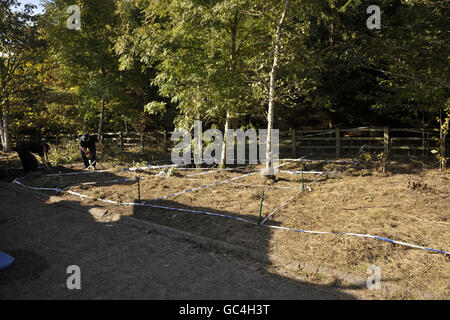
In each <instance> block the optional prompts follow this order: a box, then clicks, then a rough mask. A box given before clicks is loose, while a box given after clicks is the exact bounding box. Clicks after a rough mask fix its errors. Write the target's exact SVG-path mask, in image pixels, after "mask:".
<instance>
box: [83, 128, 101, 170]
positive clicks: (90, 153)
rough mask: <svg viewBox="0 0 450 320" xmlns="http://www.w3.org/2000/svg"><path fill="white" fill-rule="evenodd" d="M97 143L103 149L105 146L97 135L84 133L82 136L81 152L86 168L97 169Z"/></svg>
mask: <svg viewBox="0 0 450 320" xmlns="http://www.w3.org/2000/svg"><path fill="white" fill-rule="evenodd" d="M96 144H98V145H99V146H100V149H101V150H103V149H104V147H105V146H104V145H103V143H102V142H101V141H100V140H98V139H97V136H96V135H89V134H83V135H82V136H81V138H80V154H81V158H82V159H83V163H84V166H85V167H86V169H89V168H93V169H94V170H95V169H96V168H95V166H96V165H97V155H96Z"/></svg>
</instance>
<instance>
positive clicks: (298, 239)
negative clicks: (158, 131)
mask: <svg viewBox="0 0 450 320" xmlns="http://www.w3.org/2000/svg"><path fill="white" fill-rule="evenodd" d="M103 166H104V168H107V169H109V171H108V172H107V173H95V174H86V175H77V176H64V177H63V181H62V183H63V185H64V186H68V185H75V186H74V187H72V188H71V189H70V190H72V191H75V192H79V193H82V194H85V195H88V196H90V197H93V198H100V199H108V200H113V201H118V202H131V203H133V202H139V201H146V202H148V203H150V204H154V205H161V206H167V207H175V208H182V209H187V210H199V211H202V212H204V211H206V212H212V213H218V214H221V215H226V216H232V217H237V218H242V219H247V220H249V221H250V222H253V223H256V222H257V220H258V209H259V205H260V199H261V193H262V191H264V201H263V207H262V217H265V216H267V214H269V213H271V212H273V210H274V209H275V208H277V207H278V206H279V205H280V204H282V203H284V202H285V201H286V200H288V199H290V198H291V197H293V199H292V201H291V202H289V203H288V204H287V205H285V206H283V207H282V208H281V209H280V210H279V211H277V212H276V213H275V214H274V215H273V216H272V217H271V218H270V219H269V220H268V221H267V224H270V225H275V226H282V227H290V228H299V229H303V230H314V231H327V232H336V233H338V232H349V233H358V234H370V235H375V236H379V237H383V238H389V239H394V240H398V241H403V242H407V243H411V244H415V245H419V246H425V247H429V248H434V249H439V250H445V251H450V241H449V240H450V233H449V231H450V201H449V194H450V189H449V183H448V182H449V181H448V180H449V178H448V175H445V174H444V175H443V174H440V173H439V172H438V171H437V170H435V169H425V168H419V167H413V166H410V165H408V166H405V165H403V164H401V163H398V164H397V163H392V164H391V166H390V168H389V172H390V173H388V174H387V175H381V174H379V173H377V171H376V170H375V168H372V167H371V166H370V165H361V166H359V167H357V168H355V167H353V166H347V167H343V166H339V165H333V164H326V163H325V164H323V163H322V164H320V163H313V164H304V165H299V164H291V165H289V166H286V167H283V169H295V170H299V169H301V168H302V169H304V170H320V171H322V170H324V171H328V170H334V172H335V173H334V174H332V175H327V176H325V175H324V176H322V180H321V181H318V182H315V183H314V184H311V183H313V182H314V181H315V180H316V178H317V175H307V174H305V175H304V184H305V185H306V186H308V185H310V184H311V190H312V191H311V192H308V191H303V192H301V186H302V183H301V178H300V175H292V174H287V173H278V174H277V178H276V180H275V181H271V180H265V179H263V178H262V177H261V176H260V175H259V174H255V175H251V176H248V177H245V178H242V179H239V180H235V181H232V182H231V183H223V184H220V185H216V186H212V187H209V188H202V189H199V190H196V191H192V192H188V193H184V194H181V195H177V196H173V197H167V198H165V199H159V198H161V197H164V196H168V195H172V194H174V193H177V192H180V191H183V190H188V189H193V188H197V187H200V186H203V185H207V184H210V183H214V182H217V181H223V180H226V179H230V178H236V177H239V176H241V175H243V174H245V173H249V172H253V171H254V170H255V169H256V168H247V169H246V170H244V171H239V172H233V171H220V172H213V173H208V174H202V175H198V174H199V173H203V172H204V171H177V172H176V173H175V174H174V175H172V176H170V177H168V178H166V177H159V176H156V175H157V174H158V173H159V172H160V170H153V171H148V172H147V171H146V172H126V171H123V170H122V169H123V168H125V166H116V165H114V164H103ZM61 169H62V171H63V172H64V171H71V170H77V169H79V168H78V167H76V166H75V167H73V168H61ZM100 169H101V168H100ZM133 177H143V178H144V180H141V181H140V196H141V199H140V200H139V199H138V188H137V182H136V181H132V182H113V183H105V184H100V185H82V183H86V182H91V181H97V182H108V181H111V180H115V179H118V178H133ZM21 181H22V182H23V183H25V184H27V185H32V186H37V187H39V186H44V187H59V186H60V185H61V180H60V179H59V178H58V177H42V176H39V175H37V176H34V177H27V178H26V179H24V180H21ZM48 195H49V197H50V196H51V195H52V193H48ZM51 198H52V201H61V199H64V200H65V201H74V202H78V203H82V204H83V205H84V206H89V207H92V206H97V207H103V208H105V209H107V210H108V211H109V212H112V213H116V214H121V215H132V216H134V217H136V218H138V219H142V220H147V221H151V222H155V223H158V224H161V225H166V226H169V227H173V228H176V229H180V230H185V231H189V232H192V233H195V234H199V235H202V236H206V237H209V238H212V239H217V240H222V241H226V242H228V243H231V244H236V245H241V246H245V247H249V248H253V249H256V250H260V251H262V252H266V253H268V254H269V253H270V254H276V255H278V256H282V257H285V258H286V259H289V260H290V261H295V262H296V263H302V262H308V263H312V264H314V265H320V266H325V267H328V268H332V269H338V270H342V271H345V272H350V273H352V274H355V275H358V276H366V277H367V273H366V270H367V268H368V266H371V265H375V266H377V267H379V268H380V270H381V276H382V281H383V283H384V284H392V285H393V286H395V290H393V291H390V292H389V293H374V292H373V291H372V292H367V290H366V291H364V292H362V291H358V294H357V295H358V296H359V297H363V296H364V297H377V298H386V299H392V298H394V299H410V298H412V299H417V298H437V299H448V298H449V297H450V294H449V293H450V276H449V272H450V261H449V256H448V255H444V254H440V253H432V252H429V251H425V250H420V249H413V248H408V247H404V246H400V245H394V244H392V243H388V242H383V241H380V240H374V239H367V238H360V237H349V236H344V235H340V234H327V235H318V234H305V233H299V232H292V231H285V230H275V229H269V228H262V227H258V226H256V225H254V224H250V223H245V222H241V221H236V220H234V219H231V218H224V217H215V216H208V215H201V214H192V213H187V212H177V211H169V210H165V209H157V208H147V207H136V206H116V205H109V204H105V203H102V202H99V201H95V200H92V199H80V198H79V197H77V196H74V195H70V194H67V193H64V194H63V195H62V197H61V196H54V195H53V196H52V197H51ZM158 199H159V200H158ZM265 269H266V270H269V271H270V272H272V273H277V274H283V275H284V276H286V277H291V278H296V277H301V278H302V279H305V280H306V279H307V280H308V281H313V282H318V283H321V284H328V285H332V286H334V287H335V286H336V285H337V284H336V282H335V279H332V278H330V276H329V275H325V274H320V273H317V272H315V273H308V272H305V271H304V270H301V269H300V268H296V267H295V266H294V267H292V266H291V267H290V268H289V270H285V269H284V268H283V267H281V266H274V265H270V266H265ZM333 283H334V284H333ZM341 285H342V284H341ZM343 285H344V286H345V283H344V284H343Z"/></svg>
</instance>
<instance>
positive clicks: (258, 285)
mask: <svg viewBox="0 0 450 320" xmlns="http://www.w3.org/2000/svg"><path fill="white" fill-rule="evenodd" d="M8 189H9V188H8ZM8 189H5V186H4V185H0V201H1V202H2V206H1V208H0V244H1V245H0V246H1V250H2V251H6V252H8V253H9V254H11V255H13V256H14V257H15V259H16V261H15V263H14V265H13V266H12V267H11V268H9V269H7V270H3V271H1V272H0V299H195V300H197V299H198V300H210V299H355V298H356V297H357V296H363V294H362V293H359V292H358V291H357V290H351V289H343V288H339V287H336V286H333V285H327V284H321V283H319V282H317V283H315V282H314V281H310V280H307V279H304V280H302V279H300V278H299V277H291V276H289V275H287V274H283V273H280V272H278V273H273V272H271V271H270V270H269V268H268V266H266V265H264V264H262V263H260V262H258V261H254V260H251V259H246V258H245V257H237V256H234V255H230V254H227V253H224V252H216V251H214V250H210V249H207V248H204V247H199V246H196V245H195V244H192V243H187V242H181V241H175V240H173V239H171V238H168V237H166V236H163V235H160V234H157V233H152V232H148V231H147V230H145V228H137V227H134V226H130V225H127V224H123V223H122V222H121V221H120V220H119V221H115V222H108V223H99V222H97V221H96V220H95V219H93V217H92V216H91V215H89V214H88V213H87V212H82V211H81V212H80V211H78V210H73V209H71V208H67V207H66V206H65V205H64V204H63V203H59V204H58V205H56V204H48V203H45V202H44V201H45V199H42V198H41V199H36V197H35V196H33V195H32V194H29V195H25V194H24V193H22V192H21V193H18V192H14V191H11V190H8ZM67 203H68V202H65V204H67ZM88 208H89V207H85V210H87V209H88ZM70 265H77V266H79V267H80V269H81V290H69V289H67V286H66V281H67V278H68V277H69V276H70V275H69V274H67V273H66V270H67V267H68V266H70Z"/></svg>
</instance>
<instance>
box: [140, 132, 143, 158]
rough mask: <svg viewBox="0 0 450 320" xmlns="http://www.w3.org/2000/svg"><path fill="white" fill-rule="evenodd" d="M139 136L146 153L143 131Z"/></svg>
mask: <svg viewBox="0 0 450 320" xmlns="http://www.w3.org/2000/svg"><path fill="white" fill-rule="evenodd" d="M139 137H140V139H141V151H142V153H144V134H143V133H142V132H141V133H140V134H139Z"/></svg>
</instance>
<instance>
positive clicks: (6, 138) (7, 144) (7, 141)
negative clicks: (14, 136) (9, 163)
mask: <svg viewBox="0 0 450 320" xmlns="http://www.w3.org/2000/svg"><path fill="white" fill-rule="evenodd" d="M2 125H3V134H2V136H3V139H2V140H3V141H2V143H3V151H4V152H11V137H10V135H9V117H8V115H7V114H3V117H2Z"/></svg>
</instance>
